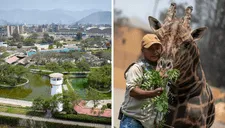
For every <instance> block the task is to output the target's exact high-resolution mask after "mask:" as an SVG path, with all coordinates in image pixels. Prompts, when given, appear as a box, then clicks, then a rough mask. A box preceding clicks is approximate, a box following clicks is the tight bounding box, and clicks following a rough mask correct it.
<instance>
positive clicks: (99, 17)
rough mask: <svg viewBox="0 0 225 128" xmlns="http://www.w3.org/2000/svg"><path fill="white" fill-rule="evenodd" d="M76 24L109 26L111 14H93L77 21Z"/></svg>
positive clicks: (108, 12) (103, 12)
mask: <svg viewBox="0 0 225 128" xmlns="http://www.w3.org/2000/svg"><path fill="white" fill-rule="evenodd" d="M77 23H84V24H87V23H90V24H111V12H110V11H101V12H95V13H92V14H90V15H88V16H86V17H84V18H82V19H81V20H79V21H77Z"/></svg>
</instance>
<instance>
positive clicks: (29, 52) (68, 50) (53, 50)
mask: <svg viewBox="0 0 225 128" xmlns="http://www.w3.org/2000/svg"><path fill="white" fill-rule="evenodd" d="M75 50H77V51H81V49H80V48H62V49H52V50H42V51H40V52H70V51H75ZM36 53H37V52H35V51H28V52H27V55H28V56H32V55H34V54H36Z"/></svg>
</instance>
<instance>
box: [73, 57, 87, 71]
mask: <svg viewBox="0 0 225 128" xmlns="http://www.w3.org/2000/svg"><path fill="white" fill-rule="evenodd" d="M76 67H77V68H78V69H79V70H80V71H89V70H90V65H89V64H88V62H87V61H86V60H85V59H82V60H81V61H80V62H78V63H76Z"/></svg>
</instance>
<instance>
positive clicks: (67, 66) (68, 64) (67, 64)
mask: <svg viewBox="0 0 225 128" xmlns="http://www.w3.org/2000/svg"><path fill="white" fill-rule="evenodd" d="M74 67H75V64H73V63H72V62H70V61H66V62H64V63H63V64H62V68H64V69H65V70H66V71H68V72H69V71H71V70H72V69H73V68H74Z"/></svg>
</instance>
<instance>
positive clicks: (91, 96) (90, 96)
mask: <svg viewBox="0 0 225 128" xmlns="http://www.w3.org/2000/svg"><path fill="white" fill-rule="evenodd" d="M86 98H87V100H91V101H93V104H94V107H97V105H98V104H99V100H101V99H102V97H101V95H100V93H99V92H98V91H96V90H95V89H92V88H89V89H86Z"/></svg>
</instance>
